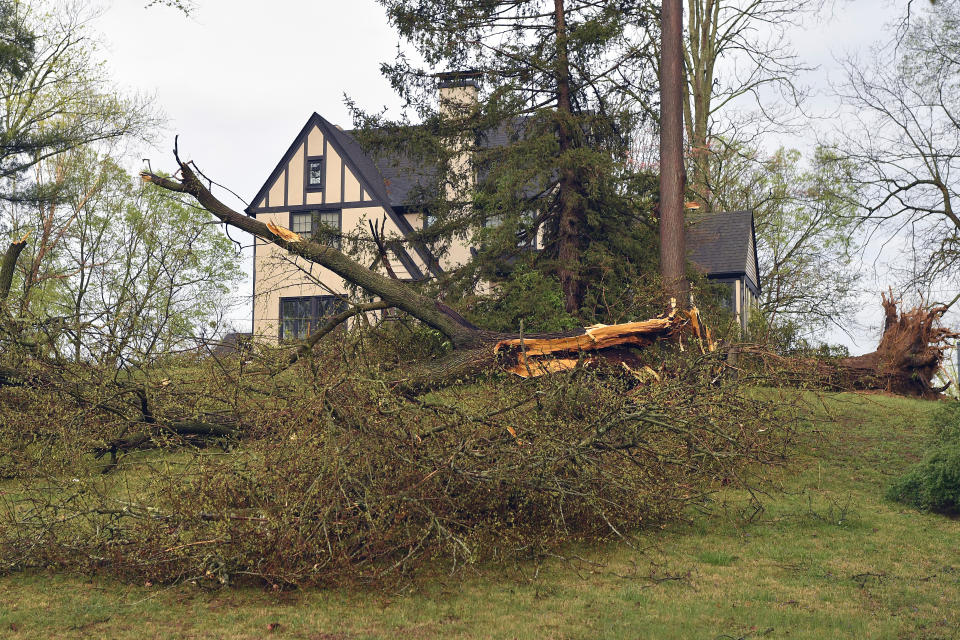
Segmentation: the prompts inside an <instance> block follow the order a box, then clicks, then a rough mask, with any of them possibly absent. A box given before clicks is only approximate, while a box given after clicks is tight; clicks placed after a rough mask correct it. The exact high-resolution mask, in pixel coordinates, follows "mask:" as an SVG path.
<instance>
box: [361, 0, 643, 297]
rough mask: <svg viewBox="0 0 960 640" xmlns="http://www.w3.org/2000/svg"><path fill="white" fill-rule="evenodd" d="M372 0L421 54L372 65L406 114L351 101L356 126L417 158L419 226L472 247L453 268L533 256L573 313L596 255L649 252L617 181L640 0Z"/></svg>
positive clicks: (532, 263)
mask: <svg viewBox="0 0 960 640" xmlns="http://www.w3.org/2000/svg"><path fill="white" fill-rule="evenodd" d="M380 3H381V4H382V5H383V6H384V7H385V8H386V11H387V15H388V17H389V19H390V21H391V23H392V24H393V25H394V26H395V27H396V29H397V31H398V33H399V35H400V36H401V38H403V39H404V40H405V41H406V42H407V43H408V44H409V45H411V46H412V48H413V49H414V51H415V52H416V54H418V56H419V57H420V58H422V60H423V65H422V66H420V65H418V64H415V63H414V62H412V61H411V60H410V59H409V58H408V57H407V56H406V55H405V54H403V53H401V54H400V55H398V59H397V60H396V61H394V62H392V63H389V64H384V65H383V67H382V70H383V73H384V75H385V76H386V77H387V78H388V79H389V80H390V82H391V84H392V86H393V87H394V88H395V89H396V90H397V91H398V92H399V94H400V95H401V96H402V98H403V99H404V101H405V106H406V110H405V115H404V117H403V118H402V119H400V120H399V121H390V120H387V119H386V118H384V117H383V116H382V114H369V113H363V112H361V111H360V110H358V109H355V117H356V120H357V123H358V125H360V130H359V131H358V137H359V138H360V140H361V143H362V144H364V145H365V146H366V147H367V148H368V149H369V150H370V151H371V152H372V153H373V154H374V155H385V156H392V157H396V158H404V162H406V163H408V164H409V165H411V166H416V167H418V170H417V175H416V176H415V178H416V181H417V183H418V188H417V189H416V200H417V201H416V203H415V206H416V208H417V209H418V210H419V211H422V212H426V213H427V214H429V217H430V221H431V224H430V226H429V228H427V229H426V230H425V232H424V234H423V239H424V240H426V241H428V242H429V243H431V244H432V246H433V248H434V249H435V250H436V251H437V252H438V253H442V252H443V247H444V246H445V245H446V244H447V243H449V241H450V239H451V238H453V237H458V236H459V237H460V238H461V239H464V240H468V241H470V242H471V244H472V245H473V246H475V247H478V251H477V254H476V256H475V259H474V260H473V262H472V263H471V265H469V267H468V268H466V269H462V270H460V271H459V272H458V273H456V274H454V275H458V276H463V278H464V280H465V281H467V282H470V281H472V282H476V281H479V280H480V279H483V280H491V279H494V280H495V279H497V278H509V277H510V274H511V273H512V272H514V271H515V270H517V269H518V268H520V267H522V269H521V271H524V272H526V271H527V270H528V269H529V268H534V269H536V270H538V271H540V272H541V273H543V274H544V275H547V276H548V277H550V278H554V279H555V281H556V282H558V283H559V287H560V289H561V292H562V299H563V307H564V309H565V311H566V312H567V313H568V314H573V315H579V314H581V313H582V311H583V306H584V302H585V301H586V300H588V299H589V298H590V297H591V291H590V287H591V281H595V276H596V275H597V269H604V268H606V267H607V266H609V263H610V262H611V261H612V262H617V261H626V262H627V264H628V266H629V265H630V264H632V263H631V262H630V261H631V260H633V259H636V260H637V261H643V260H644V259H645V257H649V252H650V251H653V252H654V253H655V251H656V249H655V245H653V244H651V242H650V241H651V230H650V227H649V226H644V225H642V224H638V222H639V220H640V218H642V217H644V215H645V214H646V213H648V212H643V211H641V210H638V209H637V208H636V206H635V204H636V203H635V202H634V201H633V200H632V199H631V197H630V196H631V195H632V194H630V193H629V192H628V190H627V183H628V182H629V181H630V180H631V178H632V171H631V167H630V165H629V163H628V161H627V158H628V149H629V146H630V145H629V143H630V135H631V132H632V131H634V130H635V128H636V126H637V123H638V119H639V117H640V116H639V114H640V113H642V111H643V110H642V107H641V102H643V101H642V100H638V99H637V98H638V97H640V96H642V97H643V98H644V99H646V98H648V97H649V95H650V89H651V88H654V89H655V70H654V69H651V68H650V67H649V65H647V64H644V63H643V60H645V59H646V58H645V51H644V49H643V46H641V45H643V44H645V43H648V42H649V38H648V37H647V33H646V29H647V28H648V26H652V25H653V23H654V22H655V20H654V18H655V14H654V12H653V11H652V9H651V7H650V5H649V3H648V2H643V1H640V0H618V1H615V0H600V1H590V2H587V1H582V0H380ZM638 43H639V44H638ZM465 69H468V70H470V72H469V73H449V72H456V71H460V70H465ZM437 71H446V72H448V73H440V74H438V73H436V72H437ZM438 84H439V85H440V86H446V87H447V88H449V89H451V91H450V92H449V93H448V94H447V95H448V99H445V100H441V99H438V91H437V88H438ZM473 84H476V85H479V91H477V92H476V94H475V95H476V99H473V96H472V95H471V93H472V89H471V87H470V85H473ZM457 85H466V86H464V87H461V88H460V89H459V91H458V90H457ZM424 167H430V170H424V169H423V168H424ZM624 245H627V251H626V252H625V253H624ZM530 249H537V251H530ZM654 259H655V256H654ZM637 266H638V267H639V266H640V265H637Z"/></svg>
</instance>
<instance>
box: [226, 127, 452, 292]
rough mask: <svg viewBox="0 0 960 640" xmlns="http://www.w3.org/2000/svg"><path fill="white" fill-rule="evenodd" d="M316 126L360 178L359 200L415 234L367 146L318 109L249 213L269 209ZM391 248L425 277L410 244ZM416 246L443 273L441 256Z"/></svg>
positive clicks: (407, 233) (433, 268)
mask: <svg viewBox="0 0 960 640" xmlns="http://www.w3.org/2000/svg"><path fill="white" fill-rule="evenodd" d="M314 130H319V131H320V133H321V134H322V135H323V141H324V145H325V146H329V147H330V148H332V149H333V150H334V152H335V154H336V155H337V156H338V159H339V161H340V162H342V163H343V166H344V167H345V168H349V170H350V173H351V174H352V176H353V177H354V178H355V179H356V180H357V181H358V182H359V184H360V196H359V198H358V200H359V201H362V202H369V204H370V205H371V206H380V207H382V208H383V209H384V211H385V212H386V213H387V216H389V218H390V220H391V221H392V222H393V223H394V224H395V225H396V227H397V228H398V229H399V230H400V232H401V233H402V234H403V235H404V236H406V237H409V236H410V235H412V234H414V233H415V231H414V229H413V227H412V226H411V225H410V223H409V222H408V221H407V220H406V219H405V218H404V217H403V216H402V215H400V214H399V213H397V211H396V210H395V209H394V207H393V206H392V205H391V203H390V198H389V196H388V194H387V190H386V186H385V183H384V179H383V176H382V175H381V174H380V172H379V170H378V169H377V167H376V165H375V164H374V163H373V161H372V160H371V159H370V158H369V157H368V156H367V154H366V153H364V152H363V149H362V148H361V147H360V145H359V143H357V141H356V140H355V139H354V138H353V136H351V135H350V134H348V133H347V132H345V131H343V130H342V129H340V128H338V127H336V126H334V125H332V124H331V123H330V122H328V121H327V120H326V119H324V118H323V117H322V116H321V115H320V114H318V113H316V112H314V113H313V115H311V116H310V118H308V119H307V122H306V123H305V124H304V125H303V128H301V130H300V132H299V133H298V134H297V136H296V137H295V138H294V140H293V142H292V143H291V144H290V147H289V148H288V149H287V151H286V152H285V153H284V154H283V156H282V157H281V158H280V161H279V162H278V163H277V166H276V167H275V168H274V169H273V171H272V172H271V173H270V176H269V177H268V178H267V180H266V182H264V184H263V186H262V187H260V190H259V191H258V192H257V194H256V195H255V196H254V197H253V199H252V200H251V204H250V205H249V206H248V207H247V208H246V210H245V211H246V213H247V215H250V216H255V215H256V214H257V213H258V212H260V211H264V210H267V209H266V206H265V205H266V204H267V203H268V198H269V197H270V196H269V194H270V193H271V190H272V189H277V188H278V187H277V185H278V181H279V180H280V178H281V177H282V176H284V175H285V174H284V172H285V171H286V170H287V167H288V166H289V165H290V164H291V162H292V161H293V160H294V158H295V156H297V154H298V152H300V151H301V150H302V149H304V148H305V147H304V145H307V144H309V137H310V135H311V133H312V132H314ZM310 149H311V150H312V147H310ZM308 155H309V154H308ZM288 173H289V172H288ZM269 203H270V205H271V206H270V208H269V210H274V206H273V203H272V201H270V202H269ZM341 204H342V203H341ZM298 206H307V203H306V202H304V204H303V205H298ZM327 206H332V207H335V206H336V204H329V205H327ZM391 248H392V250H393V251H394V252H395V253H396V254H397V257H399V258H400V260H401V261H402V262H403V263H404V266H405V267H406V268H407V269H408V270H409V271H410V273H411V275H412V276H413V277H415V278H422V277H423V273H422V271H421V270H420V269H419V268H418V267H417V266H416V263H415V262H414V261H413V260H412V259H411V258H410V256H409V254H408V253H407V251H406V248H404V247H403V246H402V245H395V246H394V247H391ZM413 248H414V251H416V253H417V255H418V256H419V257H420V259H421V260H422V261H423V263H424V264H426V265H427V266H428V268H429V269H430V271H432V272H433V273H434V274H440V273H442V269H440V265H439V263H438V261H437V259H436V258H435V257H434V256H433V255H432V254H431V253H430V251H429V250H428V249H427V248H426V247H425V246H424V245H423V244H422V243H420V242H414V243H413Z"/></svg>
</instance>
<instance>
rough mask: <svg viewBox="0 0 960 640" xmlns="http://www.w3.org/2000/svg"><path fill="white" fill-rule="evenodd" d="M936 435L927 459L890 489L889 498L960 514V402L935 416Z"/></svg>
mask: <svg viewBox="0 0 960 640" xmlns="http://www.w3.org/2000/svg"><path fill="white" fill-rule="evenodd" d="M933 426H934V428H935V430H936V436H935V438H934V443H933V446H932V447H931V449H930V450H929V451H928V452H927V457H926V459H925V460H924V461H923V462H922V463H920V464H918V465H915V466H914V467H912V468H911V469H910V470H909V471H908V472H907V473H906V474H904V475H903V476H901V477H900V478H899V479H897V480H896V481H895V482H894V483H893V484H892V485H891V486H890V488H889V489H888V491H887V498H888V499H890V500H894V501H896V502H901V503H903V504H907V505H910V506H912V507H915V508H917V509H922V510H924V511H934V512H936V513H943V514H947V515H957V514H960V402H952V403H950V404H947V405H944V406H943V407H942V408H941V409H940V410H939V411H937V412H936V414H935V415H934V418H933Z"/></svg>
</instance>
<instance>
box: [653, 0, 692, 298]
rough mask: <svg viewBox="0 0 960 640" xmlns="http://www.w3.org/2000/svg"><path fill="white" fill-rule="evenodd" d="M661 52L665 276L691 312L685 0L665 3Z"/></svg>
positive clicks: (666, 284) (662, 268)
mask: <svg viewBox="0 0 960 640" xmlns="http://www.w3.org/2000/svg"><path fill="white" fill-rule="evenodd" d="M661 24H662V33H663V43H662V46H661V47H660V55H661V59H660V272H661V274H662V276H663V284H664V287H665V288H666V290H667V293H669V294H670V295H671V296H673V297H674V298H675V299H676V301H677V304H679V305H681V306H682V307H686V305H687V304H688V299H689V284H688V283H687V279H686V258H687V256H686V239H685V230H684V215H683V214H684V204H683V201H684V183H685V180H686V176H685V175H684V168H683V87H684V76H683V42H682V38H683V0H662V3H661Z"/></svg>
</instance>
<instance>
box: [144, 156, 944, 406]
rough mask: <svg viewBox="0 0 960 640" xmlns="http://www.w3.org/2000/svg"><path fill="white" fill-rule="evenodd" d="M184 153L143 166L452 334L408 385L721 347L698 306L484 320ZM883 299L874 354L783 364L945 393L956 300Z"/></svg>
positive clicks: (876, 384)
mask: <svg viewBox="0 0 960 640" xmlns="http://www.w3.org/2000/svg"><path fill="white" fill-rule="evenodd" d="M174 157H175V158H176V161H177V164H178V165H179V167H180V170H179V176H180V177H179V179H177V178H171V177H165V176H160V175H157V174H154V173H151V172H143V173H141V177H142V179H143V180H145V181H147V182H150V183H152V184H155V185H157V186H159V187H161V188H163V189H167V190H169V191H173V192H177V193H182V194H185V195H189V196H191V197H193V198H194V199H195V200H196V201H197V202H198V203H199V204H200V205H201V206H203V207H204V208H205V209H206V210H207V211H209V212H210V213H212V214H213V215H214V216H216V217H217V218H218V219H219V220H221V221H222V222H223V223H225V224H227V225H229V226H233V227H236V228H238V229H242V230H244V231H246V232H248V233H250V234H252V235H254V236H256V237H258V238H261V239H263V240H266V241H268V242H272V243H274V244H277V245H279V246H281V247H283V248H284V249H286V250H287V251H288V252H290V253H292V254H294V255H297V256H300V257H301V258H304V259H306V260H308V261H310V262H313V263H316V264H318V265H320V266H322V267H325V268H327V269H329V270H331V271H333V272H334V273H336V274H337V275H339V276H341V277H342V278H344V280H346V281H348V282H350V283H351V284H354V285H356V286H358V287H360V288H362V289H364V290H365V291H366V292H367V293H369V294H372V295H374V296H376V297H378V298H379V299H380V302H378V303H376V308H387V307H394V308H397V309H400V310H402V311H404V312H406V313H408V314H410V315H411V316H412V317H414V318H416V319H418V320H420V321H421V322H423V323H424V324H426V325H427V326H429V327H432V328H433V329H436V330H437V331H439V332H440V333H442V334H443V335H444V336H446V338H447V339H448V340H449V341H450V344H451V345H452V346H453V353H451V354H449V355H448V356H446V357H444V358H440V359H437V360H433V361H427V362H422V363H419V364H418V365H417V366H415V367H413V368H410V369H408V370H406V371H404V374H403V376H402V378H401V379H398V380H397V385H398V386H399V387H400V388H401V389H404V390H408V391H419V390H422V389H426V388H431V387H435V386H442V385H443V384H444V383H446V382H449V381H454V380H458V379H462V378H464V377H468V376H470V375H475V374H477V373H480V372H483V371H488V370H490V369H493V368H495V367H501V368H503V369H504V370H506V371H509V372H512V373H514V374H517V375H520V376H523V377H535V376H539V375H543V374H545V373H550V372H554V371H563V370H568V369H571V368H573V367H576V366H579V365H580V364H583V363H588V364H595V363H597V362H598V361H600V360H609V361H613V362H615V363H623V364H624V365H627V368H628V369H629V365H630V363H631V361H632V358H631V356H630V353H629V351H625V350H624V347H628V346H634V347H645V346H648V345H650V344H652V343H653V342H656V341H657V340H676V339H678V338H679V337H680V336H681V335H682V334H684V333H687V334H688V335H690V336H692V337H694V338H696V339H698V340H699V342H700V348H701V349H704V348H708V349H710V350H712V349H714V348H715V345H714V344H713V342H712V339H711V337H710V336H709V332H707V331H706V330H705V329H704V328H703V326H702V324H701V322H700V318H699V312H698V311H697V309H696V308H695V307H694V308H692V309H691V310H690V311H682V310H677V309H673V310H671V311H670V313H668V314H665V315H664V316H661V317H659V318H652V319H650V320H645V321H641V322H632V323H625V324H619V325H609V326H606V325H597V326H594V327H585V328H581V329H576V330H573V331H569V332H564V333H555V334H546V335H545V334H539V335H538V334H533V335H528V336H524V335H522V332H521V333H517V334H503V333H495V332H489V331H484V330H481V329H478V328H476V327H475V326H473V325H471V324H470V323H468V322H466V321H465V320H464V319H463V318H462V316H460V314H458V313H457V312H456V311H454V310H453V309H451V308H450V307H448V306H447V305H445V304H443V303H442V302H439V301H437V300H435V299H434V298H430V297H427V296H424V295H422V294H420V293H419V292H418V291H416V290H415V288H414V287H412V286H410V285H409V284H407V283H404V282H401V281H399V280H397V279H396V278H392V277H388V276H384V275H381V274H379V273H377V272H375V271H373V270H372V269H369V268H367V267H364V266H363V265H362V264H360V263H359V262H357V261H355V260H353V259H352V258H350V257H349V256H347V255H346V254H344V253H342V252H340V251H339V250H338V249H336V248H334V247H332V246H327V245H324V244H321V243H319V242H315V241H313V240H311V239H309V238H304V237H302V236H300V235H299V234H296V233H294V232H292V231H290V230H288V229H284V228H282V227H278V226H276V225H274V224H272V223H270V224H265V223H263V222H260V221H257V220H256V219H254V218H251V217H248V216H245V215H243V214H241V213H239V212H237V211H234V210H233V209H231V208H230V207H228V206H227V205H225V204H224V203H223V202H221V201H220V200H219V199H218V198H217V197H216V196H214V195H213V193H211V191H210V190H209V189H208V188H207V186H205V185H204V184H203V182H202V181H201V180H200V178H199V177H198V174H200V175H203V174H202V172H200V171H199V170H198V169H196V167H195V165H194V164H193V163H192V162H184V161H182V160H181V159H180V156H179V154H178V152H177V150H176V149H175V150H174ZM378 244H379V243H378ZM381 254H383V251H382V250H381ZM381 257H382V256H381ZM883 307H884V311H885V323H884V333H883V337H882V338H881V340H880V344H879V345H878V347H877V350H876V351H874V352H873V353H869V354H866V355H862V356H857V357H851V358H844V359H841V360H839V361H837V362H833V363H831V362H824V361H820V360H816V359H792V358H777V359H778V360H779V361H780V364H781V366H782V367H784V368H787V369H790V370H791V371H793V372H794V373H799V374H800V375H802V376H805V377H810V376H812V377H814V378H816V379H819V380H821V381H823V382H825V383H826V384H828V385H832V386H834V387H836V388H844V389H881V390H886V391H890V392H893V393H900V394H904V395H911V396H918V397H936V396H938V395H939V394H940V393H941V392H942V391H943V389H942V388H937V387H935V386H934V385H933V378H934V376H935V375H936V373H937V370H938V369H939V368H940V365H941V364H942V362H943V358H944V350H945V349H946V348H947V346H948V345H947V340H949V339H952V338H956V337H960V333H955V332H953V331H950V330H949V329H946V328H943V327H941V326H940V324H939V321H940V318H941V317H942V316H943V314H944V313H945V312H946V310H947V307H943V306H937V307H927V308H924V307H919V308H916V309H912V310H910V311H907V312H902V313H901V312H899V311H898V304H897V303H896V302H895V301H894V299H893V296H892V294H891V296H890V297H889V298H888V297H886V296H883ZM371 308H372V307H371ZM361 311H362V309H361V308H360V307H358V308H357V309H356V310H352V311H349V312H344V313H342V314H339V316H338V317H337V318H335V319H334V320H335V321H343V320H346V319H347V318H349V317H352V316H354V315H356V314H357V313H359V312H361ZM330 328H332V326H331V327H325V331H324V333H326V332H328V331H329V329H330ZM315 342H316V340H313V341H311V342H310V343H309V344H308V345H304V347H303V348H301V349H300V351H299V352H298V353H299V354H300V355H302V352H303V351H304V349H309V348H311V347H312V345H313V344H314V343H315Z"/></svg>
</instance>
